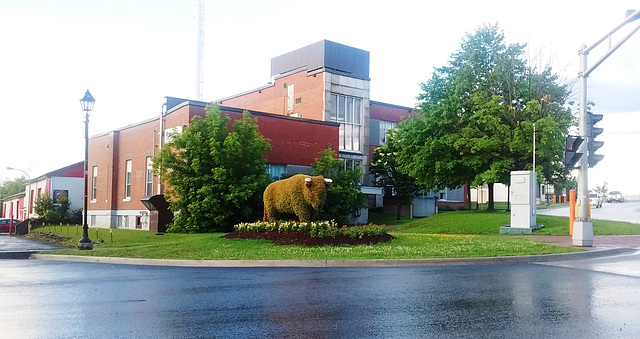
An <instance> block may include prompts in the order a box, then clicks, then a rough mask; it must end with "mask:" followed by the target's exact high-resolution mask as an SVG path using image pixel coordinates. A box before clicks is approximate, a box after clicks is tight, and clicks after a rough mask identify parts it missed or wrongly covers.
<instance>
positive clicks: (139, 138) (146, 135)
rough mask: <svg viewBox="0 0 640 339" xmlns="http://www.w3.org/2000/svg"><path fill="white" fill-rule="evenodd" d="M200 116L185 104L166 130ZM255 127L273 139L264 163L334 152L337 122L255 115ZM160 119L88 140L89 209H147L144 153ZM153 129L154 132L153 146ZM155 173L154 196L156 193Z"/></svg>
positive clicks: (229, 111)
mask: <svg viewBox="0 0 640 339" xmlns="http://www.w3.org/2000/svg"><path fill="white" fill-rule="evenodd" d="M221 110H222V113H223V114H224V115H228V116H230V117H231V118H232V119H240V118H241V117H242V112H241V111H240V110H237V109H233V108H225V107H221ZM196 115H198V116H203V115H204V107H200V106H194V105H187V106H184V107H180V108H178V109H176V110H175V111H172V112H171V113H170V114H168V115H167V116H165V124H164V126H163V127H164V129H168V128H171V127H175V126H183V125H188V122H189V120H190V119H191V118H192V117H193V116H196ZM253 117H254V118H256V119H257V120H258V128H259V131H260V133H261V134H262V135H264V136H265V137H266V138H267V139H269V140H270V142H271V150H270V151H269V153H268V154H267V161H269V162H270V163H274V164H293V165H303V166H308V165H311V164H312V163H313V162H315V159H316V157H317V154H318V152H320V151H322V150H323V149H325V148H326V146H327V145H328V144H331V145H332V147H333V149H334V150H336V152H337V145H338V125H337V124H335V123H326V122H318V121H313V120H307V119H300V118H290V117H283V116H277V115H270V114H264V113H254V114H253ZM159 129H160V122H159V119H154V120H150V121H147V122H143V123H139V124H136V125H132V126H130V127H127V128H124V129H121V130H118V131H113V132H110V133H108V134H103V135H99V136H96V137H93V138H91V139H90V140H89V187H88V188H89V199H91V198H92V197H91V190H92V187H93V186H92V180H93V166H98V177H97V197H96V199H95V202H90V203H89V206H88V208H89V210H141V211H144V210H146V207H144V205H143V204H142V203H141V202H140V199H141V198H142V197H143V196H144V195H145V187H146V178H145V176H146V157H147V156H153V155H154V154H156V153H157V151H158V149H157V147H158V145H159V140H158V137H157V131H158V130H159ZM154 133H156V138H155V144H154ZM128 159H131V161H132V172H131V173H132V178H131V199H130V201H124V194H125V171H126V167H125V162H126V160H128ZM157 183H158V182H157V176H156V177H155V178H154V186H153V189H154V194H157V193H158V192H157V191H156V190H157Z"/></svg>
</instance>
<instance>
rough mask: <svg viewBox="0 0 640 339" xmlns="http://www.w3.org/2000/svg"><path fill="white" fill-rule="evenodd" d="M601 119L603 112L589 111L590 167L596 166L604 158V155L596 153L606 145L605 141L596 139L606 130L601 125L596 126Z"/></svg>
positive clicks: (588, 142) (588, 150)
mask: <svg viewBox="0 0 640 339" xmlns="http://www.w3.org/2000/svg"><path fill="white" fill-rule="evenodd" d="M600 120H602V114H593V113H587V124H588V125H589V138H588V139H587V140H588V141H587V152H588V163H589V168H591V167H593V166H595V165H596V164H597V163H598V162H600V160H602V159H603V158H604V155H602V154H596V151H597V150H598V149H599V148H600V147H602V145H604V141H597V140H594V139H595V138H596V137H597V136H598V135H600V134H602V131H603V130H604V129H603V128H601V127H595V124H597V123H598V122H599V121H600Z"/></svg>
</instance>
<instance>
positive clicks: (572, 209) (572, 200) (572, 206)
mask: <svg viewBox="0 0 640 339" xmlns="http://www.w3.org/2000/svg"><path fill="white" fill-rule="evenodd" d="M575 220H576V190H569V235H573V222H574V221H575Z"/></svg>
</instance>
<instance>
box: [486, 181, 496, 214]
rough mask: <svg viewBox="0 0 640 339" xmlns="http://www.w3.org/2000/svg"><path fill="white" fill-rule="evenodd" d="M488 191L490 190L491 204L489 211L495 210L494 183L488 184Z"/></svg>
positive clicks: (488, 207)
mask: <svg viewBox="0 0 640 339" xmlns="http://www.w3.org/2000/svg"><path fill="white" fill-rule="evenodd" d="M487 188H488V192H489V205H488V206H487V211H495V206H494V201H493V183H489V184H487Z"/></svg>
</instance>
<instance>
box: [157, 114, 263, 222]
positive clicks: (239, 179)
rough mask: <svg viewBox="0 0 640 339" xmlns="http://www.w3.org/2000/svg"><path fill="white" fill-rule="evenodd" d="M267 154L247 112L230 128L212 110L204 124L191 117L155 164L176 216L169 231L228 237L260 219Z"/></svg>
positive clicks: (164, 148)
mask: <svg viewBox="0 0 640 339" xmlns="http://www.w3.org/2000/svg"><path fill="white" fill-rule="evenodd" d="M269 148H270V145H269V141H268V140H266V139H265V138H264V137H263V136H262V135H261V134H260V133H259V132H258V124H257V121H256V120H255V119H253V118H252V117H251V115H250V114H249V112H246V111H245V112H244V113H243V115H242V119H240V120H236V121H234V122H231V119H230V118H229V117H226V116H224V117H223V116H222V115H221V113H220V109H219V107H218V106H217V105H214V106H209V107H207V109H206V116H205V118H204V119H203V118H200V117H194V118H193V120H192V122H191V124H190V125H189V126H188V127H187V128H186V129H185V130H184V131H183V132H182V133H181V134H180V135H177V136H174V138H173V139H172V140H171V142H168V143H166V144H165V145H164V146H163V147H162V149H161V150H160V152H159V154H158V155H157V156H156V157H155V158H154V161H153V163H154V170H155V171H156V172H157V173H160V174H161V176H162V178H163V179H164V180H165V181H166V183H167V186H168V187H167V190H166V193H167V196H168V201H169V205H170V208H171V210H172V211H173V212H174V214H175V216H174V220H173V224H172V225H171V226H170V227H169V231H171V232H180V233H201V232H213V231H230V230H232V228H233V225H235V224H237V223H239V222H242V221H255V220H258V219H260V218H261V217H262V192H263V191H264V189H265V187H266V186H267V185H268V184H269V183H270V182H271V180H270V178H269V175H268V174H267V161H266V159H265V153H266V152H267V151H268V150H269Z"/></svg>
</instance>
